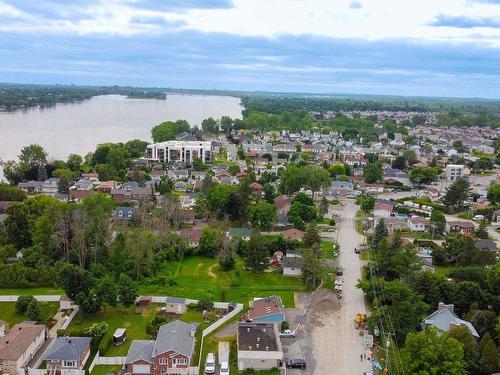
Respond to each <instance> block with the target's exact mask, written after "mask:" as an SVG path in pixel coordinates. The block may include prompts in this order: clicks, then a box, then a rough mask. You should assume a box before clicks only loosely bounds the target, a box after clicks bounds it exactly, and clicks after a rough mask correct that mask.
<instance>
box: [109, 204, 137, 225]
mask: <svg viewBox="0 0 500 375" xmlns="http://www.w3.org/2000/svg"><path fill="white" fill-rule="evenodd" d="M135 211H136V208H135V207H125V206H118V207H116V208H115V209H114V211H113V214H112V218H113V221H114V222H118V223H122V224H125V223H128V222H129V221H130V220H132V218H133V217H134V214H135Z"/></svg>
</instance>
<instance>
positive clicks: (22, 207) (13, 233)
mask: <svg viewBox="0 0 500 375" xmlns="http://www.w3.org/2000/svg"><path fill="white" fill-rule="evenodd" d="M5 213H6V214H7V218H6V219H5V220H4V222H3V227H4V229H5V233H6V235H7V240H8V241H9V243H12V244H14V245H15V246H16V247H17V249H23V248H25V247H28V246H30V245H31V236H30V228H29V221H28V220H29V211H28V207H27V206H26V204H25V203H23V202H13V203H11V204H9V206H8V207H7V210H6V212H5Z"/></svg>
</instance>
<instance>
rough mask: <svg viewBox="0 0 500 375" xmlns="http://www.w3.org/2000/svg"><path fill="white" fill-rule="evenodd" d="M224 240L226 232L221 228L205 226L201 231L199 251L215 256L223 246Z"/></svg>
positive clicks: (202, 253) (208, 255)
mask: <svg viewBox="0 0 500 375" xmlns="http://www.w3.org/2000/svg"><path fill="white" fill-rule="evenodd" d="M223 241H224V233H223V232H222V231H221V230H220V229H217V228H213V227H205V228H203V231H202V232H201V238H200V244H199V246H198V253H199V254H201V255H204V256H207V257H210V258H213V257H215V255H217V253H218V252H219V249H221V248H222V244H223Z"/></svg>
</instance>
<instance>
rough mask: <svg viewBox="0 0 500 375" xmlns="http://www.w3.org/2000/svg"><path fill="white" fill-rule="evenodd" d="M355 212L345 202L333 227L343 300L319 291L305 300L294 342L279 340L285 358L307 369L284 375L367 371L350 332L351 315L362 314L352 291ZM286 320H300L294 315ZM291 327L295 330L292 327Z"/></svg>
mask: <svg viewBox="0 0 500 375" xmlns="http://www.w3.org/2000/svg"><path fill="white" fill-rule="evenodd" d="M356 211H357V206H355V205H354V202H353V201H351V200H347V201H346V204H345V206H344V209H343V210H342V212H341V215H339V216H340V217H339V220H338V221H339V223H338V224H337V230H338V233H339V234H338V242H339V244H340V249H341V250H340V255H339V258H338V263H339V264H340V265H342V266H343V267H344V276H343V277H342V278H343V280H344V287H343V289H344V297H343V299H342V300H341V301H338V300H337V298H336V296H335V294H334V293H332V292H331V291H329V290H326V289H321V290H319V291H317V292H316V293H314V294H313V295H312V296H310V297H309V298H308V301H307V302H308V303H309V305H308V309H307V312H306V314H305V317H303V319H305V324H301V325H300V328H299V329H298V331H297V332H296V337H295V338H294V339H283V350H284V356H285V358H287V359H292V358H303V359H305V360H306V363H307V369H306V370H305V371H302V370H297V369H293V370H288V371H287V374H325V375H326V374H333V373H335V374H341V375H361V374H363V372H365V371H370V370H371V364H370V363H369V362H368V361H366V360H364V361H361V360H360V355H361V353H362V352H364V348H363V345H362V338H361V336H359V331H357V330H356V329H355V328H354V315H355V313H357V312H366V308H365V303H364V295H363V292H362V291H361V290H359V289H357V288H356V284H357V283H358V279H360V278H361V261H360V259H359V257H358V255H356V254H355V253H354V247H358V246H359V244H360V243H361V242H362V241H363V236H361V235H360V234H358V233H357V232H356V228H355V215H356ZM306 307H307V303H306ZM287 318H288V317H287ZM289 318H291V319H295V320H300V319H301V318H302V317H301V316H300V314H298V315H297V316H294V317H293V316H290V317H289ZM292 321H293V320H292ZM291 326H292V328H295V324H294V325H292V324H291Z"/></svg>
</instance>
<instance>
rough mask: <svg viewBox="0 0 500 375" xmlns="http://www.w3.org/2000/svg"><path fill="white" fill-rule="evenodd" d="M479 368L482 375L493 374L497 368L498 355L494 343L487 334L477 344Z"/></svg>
mask: <svg viewBox="0 0 500 375" xmlns="http://www.w3.org/2000/svg"><path fill="white" fill-rule="evenodd" d="M479 352H480V353H481V354H480V358H479V368H480V371H481V373H482V374H493V373H495V372H496V371H497V370H498V367H499V358H500V357H499V353H498V349H497V348H496V346H495V342H494V341H493V339H492V338H491V336H490V334H489V333H486V334H485V335H484V336H483V337H482V339H481V341H480V342H479Z"/></svg>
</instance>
